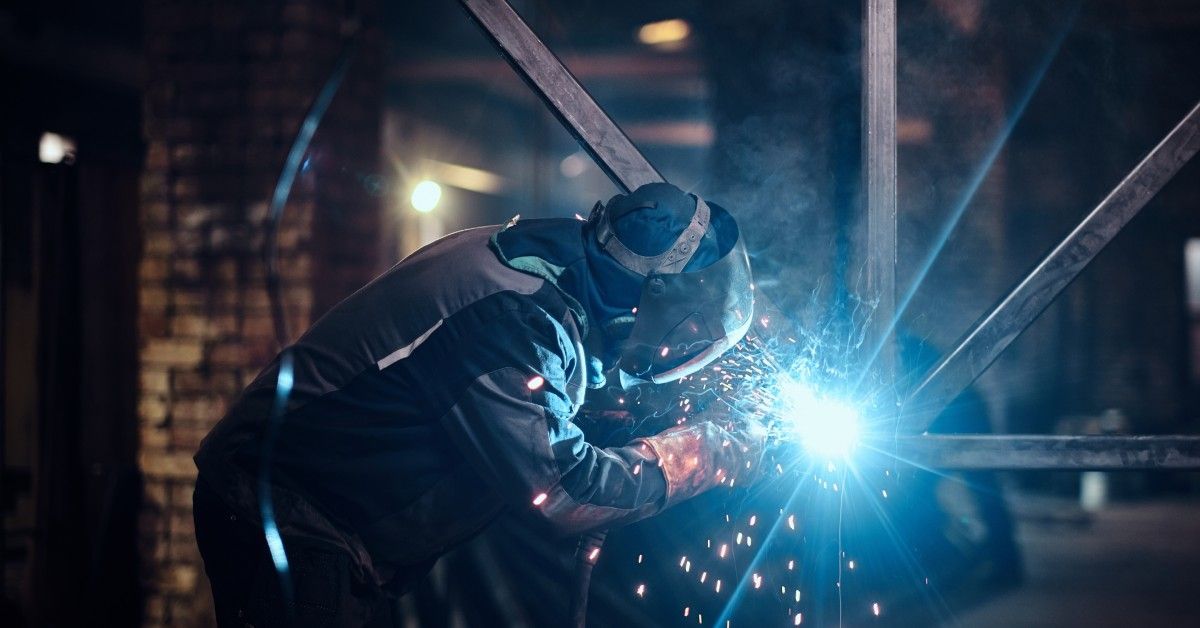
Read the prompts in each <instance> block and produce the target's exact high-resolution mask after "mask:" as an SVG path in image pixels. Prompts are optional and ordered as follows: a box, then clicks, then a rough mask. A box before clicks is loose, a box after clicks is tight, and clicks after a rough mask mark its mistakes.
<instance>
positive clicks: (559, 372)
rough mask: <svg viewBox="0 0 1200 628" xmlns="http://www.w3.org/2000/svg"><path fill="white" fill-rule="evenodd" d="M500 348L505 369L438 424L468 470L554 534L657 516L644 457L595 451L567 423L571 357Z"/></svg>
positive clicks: (555, 348)
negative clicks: (506, 363)
mask: <svg viewBox="0 0 1200 628" xmlns="http://www.w3.org/2000/svg"><path fill="white" fill-rule="evenodd" d="M516 335H517V336H525V334H523V333H522V334H516ZM535 336H536V334H535ZM508 341H509V342H512V343H515V345H516V349H514V350H512V351H510V352H509V353H510V354H511V359H510V360H508V361H510V362H512V364H511V365H510V366H504V367H500V368H497V369H494V370H491V371H489V372H486V373H483V374H482V375H479V376H478V377H476V378H475V379H474V380H473V381H471V382H470V383H469V385H467V386H466V387H465V388H464V389H463V390H462V392H461V393H459V394H458V396H457V397H456V398H455V400H454V403H453V405H452V406H451V407H450V408H449V410H447V411H446V413H445V414H444V415H443V416H442V418H441V423H442V425H443V427H444V428H445V429H446V430H447V432H448V434H449V436H450V439H451V440H452V441H453V443H454V444H455V446H456V447H457V448H458V449H459V451H460V452H462V454H463V455H464V456H465V457H466V459H467V461H468V463H469V464H471V465H472V466H473V467H474V468H475V470H476V471H477V472H478V473H479V474H480V475H481V476H482V477H483V478H484V480H485V481H487V482H488V483H490V484H491V485H492V486H493V488H495V490H497V491H498V492H499V493H500V494H501V496H502V497H503V498H504V500H505V501H506V502H508V503H509V504H510V505H511V506H512V507H513V508H514V509H515V510H517V511H525V512H529V513H532V514H533V515H534V516H536V517H538V518H540V519H542V520H544V521H545V522H546V523H548V524H549V525H550V526H551V528H552V529H553V530H554V531H556V532H558V533H561V534H574V533H581V532H586V531H588V530H593V529H597V528H603V527H608V526H612V525H615V524H623V523H629V522H632V521H636V520H638V519H642V518H644V517H647V516H650V515H652V514H654V513H656V512H658V511H659V510H661V509H662V508H663V506H664V504H665V503H666V497H667V490H666V480H665V477H664V475H663V472H662V470H661V469H659V467H658V464H657V462H658V461H657V458H656V457H655V455H654V451H653V449H652V448H650V447H648V446H646V445H645V444H641V443H638V444H633V445H630V446H626V447H611V448H600V447H595V446H593V445H591V444H590V443H588V442H587V441H586V440H585V439H584V435H583V432H582V431H581V430H580V429H579V428H578V427H577V426H576V425H575V424H574V423H573V422H572V421H571V419H572V417H573V414H574V405H573V404H572V402H571V401H570V400H571V397H570V395H569V393H568V391H567V388H568V386H569V384H568V383H567V382H568V378H569V373H570V370H571V368H573V367H572V364H575V363H577V361H576V360H575V359H574V357H575V356H571V355H565V356H564V355H563V350H562V349H563V347H562V346H561V344H562V343H559V342H554V341H553V340H551V341H550V342H538V341H537V340H536V339H535V340H532V341H530V342H531V343H532V346H530V347H525V346H521V345H522V343H524V342H525V339H524V338H522V339H519V340H515V339H513V338H512V336H509V337H508ZM484 342H495V341H489V340H484ZM568 352H569V349H568Z"/></svg>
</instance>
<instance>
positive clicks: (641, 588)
mask: <svg viewBox="0 0 1200 628" xmlns="http://www.w3.org/2000/svg"><path fill="white" fill-rule="evenodd" d="M637 596H638V597H646V585H644V584H639V585H638V588H637Z"/></svg>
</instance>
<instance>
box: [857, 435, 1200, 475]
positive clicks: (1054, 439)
mask: <svg viewBox="0 0 1200 628" xmlns="http://www.w3.org/2000/svg"><path fill="white" fill-rule="evenodd" d="M869 453H871V454H875V455H878V456H880V457H890V456H895V459H896V460H897V461H899V462H902V463H905V464H911V465H913V466H917V467H924V468H927V469H941V470H949V469H958V470H972V469H974V470H985V469H989V470H996V471H1019V470H1024V471H1030V470H1069V471H1123V470H1138V469H1142V470H1177V471H1185V470H1193V471H1194V470H1200V438H1196V437H1194V436H1028V435H1021V436H1014V435H993V434H987V435H980V434H953V435H942V434H925V435H920V436H901V437H899V438H897V439H895V440H894V441H891V442H888V443H887V444H886V445H884V446H881V447H878V448H875V449H872V450H870V451H869Z"/></svg>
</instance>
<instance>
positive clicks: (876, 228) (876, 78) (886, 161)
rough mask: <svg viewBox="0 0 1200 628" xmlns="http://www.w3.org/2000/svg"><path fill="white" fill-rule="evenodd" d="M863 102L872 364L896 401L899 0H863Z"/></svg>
mask: <svg viewBox="0 0 1200 628" xmlns="http://www.w3.org/2000/svg"><path fill="white" fill-rule="evenodd" d="M862 101H863V110H862V149H863V150H862V153H863V155H862V169H863V188H864V190H865V191H866V195H865V198H866V210H867V224H866V231H867V234H866V235H867V237H866V262H867V265H866V271H867V272H866V277H867V294H868V295H870V298H872V299H877V305H876V306H875V311H874V312H873V313H872V315H871V320H870V323H869V329H868V330H867V336H866V340H867V342H866V344H865V346H866V347H867V348H868V350H869V351H871V353H869V354H868V355H867V356H866V357H867V359H868V360H870V361H871V364H868V365H866V367H868V368H872V369H873V375H874V377H875V378H876V379H877V381H878V384H879V386H880V388H881V389H882V390H884V391H885V392H886V393H887V394H886V396H887V397H888V400H889V401H890V400H891V399H894V397H895V395H894V394H891V393H892V390H893V389H892V386H893V385H894V383H895V373H896V343H895V340H894V335H893V334H892V329H893V328H894V320H893V319H894V318H895V316H896V0H864V2H863V44H862Z"/></svg>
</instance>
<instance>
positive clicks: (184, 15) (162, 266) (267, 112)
mask: <svg viewBox="0 0 1200 628" xmlns="http://www.w3.org/2000/svg"><path fill="white" fill-rule="evenodd" d="M358 4H359V5H360V10H361V6H362V3H358ZM369 7H370V5H368V8H369ZM343 14H344V8H343V3H342V2H338V1H336V0H289V1H286V2H279V1H276V2H253V3H248V2H240V1H232V0H230V1H218V2H205V3H195V2H186V1H181V0H169V1H167V2H157V1H153V0H151V1H148V2H147V3H146V32H147V39H146V56H147V69H148V78H149V81H148V85H147V91H146V99H145V131H144V133H145V138H146V142H147V158H146V166H145V172H144V174H143V178H142V201H141V216H140V219H141V226H142V232H143V241H144V248H143V252H142V258H141V262H140V266H139V282H140V287H139V295H140V317H139V322H138V329H139V334H140V390H139V408H138V410H139V417H140V435H141V444H140V456H139V460H140V464H141V468H142V472H143V474H144V478H145V505H144V508H143V512H142V516H141V524H140V538H141V541H140V548H141V552H142V557H141V558H142V573H143V576H144V584H145V587H146V624H147V625H152V626H158V625H164V626H165V625H170V626H190V625H206V624H209V623H211V621H212V620H211V609H210V607H211V599H210V597H209V593H208V588H207V581H206V580H205V578H204V575H203V569H202V566H201V564H200V562H199V555H198V553H197V550H196V547H195V541H194V538H193V526H192V518H191V491H192V484H193V481H194V478H195V467H194V465H193V464H192V461H191V456H192V454H193V452H194V451H195V449H196V447H197V445H198V444H199V442H200V440H201V438H203V437H204V435H205V434H206V433H207V432H208V430H209V429H210V428H211V426H212V425H213V424H214V423H215V422H216V421H217V420H218V419H219V418H220V417H221V416H222V414H223V412H224V410H225V408H226V407H227V405H228V403H229V402H230V401H231V399H232V398H233V397H234V396H235V395H236V394H237V393H238V392H239V391H240V389H241V387H242V386H243V385H244V384H246V383H247V382H248V381H249V380H250V379H251V378H253V377H254V375H255V374H256V373H257V372H258V370H259V369H260V368H261V367H262V366H263V365H264V364H265V363H266V362H267V361H268V360H269V359H270V358H271V357H273V355H274V354H275V352H276V351H277V349H278V348H277V347H276V344H275V341H274V340H273V335H272V334H273V332H272V326H271V318H270V311H269V303H268V298H267V293H266V290H265V287H264V281H263V264H262V248H263V247H262V244H263V235H264V229H263V226H264V219H265V217H266V212H267V200H268V198H269V196H270V193H271V190H272V187H273V185H274V182H275V178H276V176H277V175H278V172H279V169H280V167H281V163H282V160H283V156H284V154H285V153H286V151H287V149H288V146H289V144H290V143H291V140H292V137H293V135H294V133H295V131H296V129H297V127H298V124H299V122H300V120H301V118H302V117H303V116H304V114H305V111H306V109H307V107H308V105H309V103H310V102H311V100H312V98H313V96H314V95H315V93H316V92H317V90H318V89H319V88H320V86H321V84H322V82H323V81H324V80H325V79H326V77H327V75H328V73H329V71H330V69H331V68H332V67H333V63H334V60H335V58H336V57H337V54H338V51H339V49H340V41H341V40H340V35H339V33H340V30H339V29H340V28H341V26H342V19H341V16H342V15H343ZM367 17H369V16H367ZM363 23H365V24H370V23H371V21H370V20H369V19H366V20H363ZM363 38H364V39H363V41H364V46H363V48H362V49H361V50H360V51H359V54H358V56H357V58H356V60H355V64H354V66H353V70H352V71H351V73H350V74H349V76H348V77H347V79H346V82H345V84H344V85H343V87H342V89H341V91H340V92H339V94H338V97H337V99H336V101H335V102H334V105H333V108H332V109H331V111H330V112H329V113H328V115H327V116H326V119H325V122H324V123H323V124H322V126H321V128H320V130H319V132H318V134H317V136H316V138H315V140H314V142H313V145H312V147H311V149H310V151H309V155H308V157H309V163H308V166H307V167H306V169H305V170H304V173H303V174H302V175H301V177H300V178H299V180H298V181H297V183H296V186H295V188H294V190H293V192H292V197H291V202H290V204H289V206H288V209H287V218H286V219H285V221H284V224H283V227H282V229H281V232H280V238H279V244H280V253H281V265H280V266H281V269H282V274H283V295H284V300H285V302H286V304H287V317H288V319H289V323H290V328H291V330H292V334H293V336H295V335H296V334H297V333H298V332H300V331H302V330H303V329H304V328H305V327H307V325H308V323H309V322H310V321H311V320H312V319H313V318H314V317H315V316H317V315H319V314H320V312H321V311H323V310H324V309H326V308H327V307H328V306H329V305H331V304H332V303H334V302H336V300H337V299H339V298H341V297H342V296H344V295H345V294H347V293H348V292H350V291H351V290H353V289H354V288H356V287H357V286H358V285H361V284H362V283H363V282H365V281H366V280H367V279H369V278H370V276H371V275H373V274H374V272H375V271H376V270H377V265H378V262H377V260H376V257H377V255H376V253H377V251H378V250H379V247H378V246H376V244H375V242H376V238H377V234H378V232H379V229H378V221H379V218H380V213H379V207H380V203H379V201H378V194H377V193H376V191H375V190H374V189H373V188H374V186H373V185H372V184H373V182H374V181H375V179H372V173H374V172H375V168H376V163H375V161H376V158H377V156H378V150H379V128H378V124H379V115H378V110H379V105H380V92H379V84H380V83H379V75H378V68H379V64H378V63H377V62H376V59H375V57H376V56H377V54H376V52H377V51H378V45H377V42H376V38H375V35H374V34H373V33H372V32H371V31H369V30H368V31H367V32H365V33H363Z"/></svg>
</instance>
